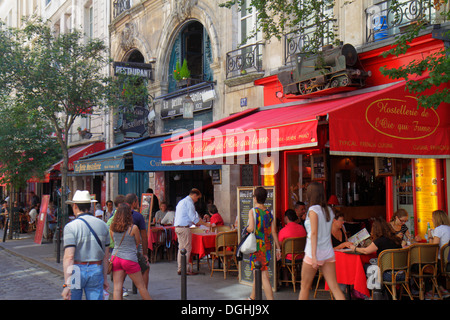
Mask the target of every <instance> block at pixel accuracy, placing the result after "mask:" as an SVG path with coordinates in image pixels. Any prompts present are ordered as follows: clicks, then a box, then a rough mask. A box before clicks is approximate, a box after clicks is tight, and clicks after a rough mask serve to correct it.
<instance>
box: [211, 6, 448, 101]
mask: <svg viewBox="0 0 450 320" xmlns="http://www.w3.org/2000/svg"><path fill="white" fill-rule="evenodd" d="M354 1H355V0H348V1H343V2H342V3H343V5H348V4H351V3H352V2H354ZM402 5H405V4H404V1H399V0H391V2H390V8H389V10H390V11H391V12H394V13H397V14H398V15H401V13H400V12H401V11H400V10H398V9H399V7H400V6H402ZM409 5H410V9H411V10H413V11H414V10H423V11H422V12H425V10H426V9H427V7H426V6H428V5H431V6H433V7H434V8H435V9H436V10H437V11H438V12H439V15H441V17H442V20H443V21H449V20H450V10H449V6H448V5H449V0H430V1H412V2H411V3H410V4H409ZM219 6H221V7H226V8H232V7H234V6H235V7H237V9H238V10H241V8H243V7H244V6H246V7H250V6H251V7H252V8H253V10H257V23H256V26H255V30H254V32H257V31H262V32H263V34H264V36H265V38H266V40H270V39H272V38H273V37H275V38H276V39H278V40H280V39H281V38H282V37H283V36H285V35H286V34H287V33H289V32H297V33H299V34H303V33H304V32H305V30H306V28H307V27H308V26H311V25H312V26H314V27H315V31H314V33H313V34H312V38H311V39H310V41H308V42H307V43H306V44H305V45H304V47H303V48H302V51H303V52H306V53H320V50H321V46H322V39H323V38H324V37H329V38H330V39H334V40H335V41H334V42H335V43H337V42H338V39H337V38H336V36H335V34H334V33H335V32H336V30H335V29H336V26H334V29H333V30H328V29H327V28H326V27H327V24H328V23H329V22H333V21H334V20H333V17H332V16H331V15H325V14H324V12H325V10H324V9H326V8H328V9H330V8H334V6H335V1H332V0H318V1H312V0H229V1H225V2H223V3H221V4H220V5H219ZM422 6H425V7H422ZM395 19H399V17H395ZM305 21H307V23H305ZM430 23H431V21H427V20H426V17H425V16H422V17H419V20H417V21H415V23H412V24H411V27H410V28H409V29H408V30H407V32H406V33H405V34H401V35H400V36H398V37H397V39H396V42H395V43H394V44H393V45H392V49H391V50H388V51H387V52H385V53H384V54H383V56H384V57H387V56H388V55H395V56H399V55H401V54H405V53H406V51H407V50H408V48H409V43H411V41H412V40H413V39H415V38H416V37H417V36H418V35H419V33H420V32H421V31H422V30H424V29H425V28H427V27H429V25H430ZM448 37H449V33H448V32H447V39H448ZM447 41H448V40H447ZM449 50H450V49H449V48H447V49H443V50H442V51H441V52H438V53H436V54H434V55H431V56H428V57H424V58H423V59H422V60H421V61H412V62H411V63H410V64H409V65H408V66H404V67H400V68H397V69H387V68H383V69H382V70H381V71H382V73H383V74H384V75H386V76H388V77H390V78H392V79H405V80H406V81H407V87H408V89H409V90H410V91H411V92H413V93H417V94H418V100H419V105H422V106H423V107H425V108H428V107H437V106H438V105H439V104H440V103H441V102H447V103H448V102H450V94H449V90H448V89H447V88H444V89H443V90H438V91H436V92H433V94H432V95H426V94H424V91H425V90H426V89H428V88H430V87H432V86H436V87H437V86H439V85H440V84H443V83H448V82H449V74H448V70H450V61H449V55H448V54H449ZM427 71H428V72H429V77H428V78H426V79H424V80H422V81H416V80H411V79H410V78H411V75H422V74H423V73H424V72H427Z"/></svg>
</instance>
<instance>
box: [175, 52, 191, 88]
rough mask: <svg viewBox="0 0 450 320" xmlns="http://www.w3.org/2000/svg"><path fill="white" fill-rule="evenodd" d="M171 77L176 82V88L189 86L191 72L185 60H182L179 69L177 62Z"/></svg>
mask: <svg viewBox="0 0 450 320" xmlns="http://www.w3.org/2000/svg"><path fill="white" fill-rule="evenodd" d="M173 77H174V79H175V80H176V81H177V87H178V88H184V87H187V86H189V85H190V84H191V83H190V82H191V81H190V80H191V72H190V71H189V68H188V65H187V60H186V59H184V60H183V64H182V65H181V67H180V62H179V61H177V64H176V66H175V70H173Z"/></svg>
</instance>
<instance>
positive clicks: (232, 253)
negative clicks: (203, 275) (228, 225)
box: [210, 230, 238, 279]
mask: <svg viewBox="0 0 450 320" xmlns="http://www.w3.org/2000/svg"><path fill="white" fill-rule="evenodd" d="M237 245H238V234H237V230H233V231H226V232H220V233H218V234H217V236H216V247H215V250H214V251H213V252H211V253H210V255H211V260H212V262H211V277H212V276H213V273H214V271H223V278H224V279H226V278H227V273H228V271H238V269H237V268H238V263H237V259H236V248H237ZM216 260H218V261H219V266H218V267H217V268H215V266H214V262H215V261H216ZM231 261H233V262H234V265H235V266H236V269H231ZM220 266H222V268H220Z"/></svg>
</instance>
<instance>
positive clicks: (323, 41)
mask: <svg viewBox="0 0 450 320" xmlns="http://www.w3.org/2000/svg"><path fill="white" fill-rule="evenodd" d="M334 22H335V21H334V20H329V21H326V22H324V24H325V25H324V28H323V29H324V30H322V32H323V34H324V35H323V37H321V38H320V39H316V40H315V41H319V42H320V43H319V45H320V46H325V45H328V44H331V43H332V42H333V37H332V36H331V35H332V32H333V24H334ZM314 31H316V26H308V27H306V28H305V29H304V31H303V32H301V33H300V32H299V31H294V32H291V33H288V34H286V35H285V36H284V64H285V65H288V64H290V63H291V62H295V61H296V60H295V56H296V54H297V53H300V52H303V51H304V50H303V49H304V48H308V47H310V45H311V42H312V41H314V40H313V37H314Z"/></svg>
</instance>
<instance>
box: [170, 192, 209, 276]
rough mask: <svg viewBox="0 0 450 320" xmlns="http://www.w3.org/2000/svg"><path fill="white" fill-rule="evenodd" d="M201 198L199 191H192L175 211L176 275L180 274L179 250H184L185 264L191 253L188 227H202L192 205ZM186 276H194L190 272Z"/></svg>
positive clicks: (202, 223) (201, 221)
mask: <svg viewBox="0 0 450 320" xmlns="http://www.w3.org/2000/svg"><path fill="white" fill-rule="evenodd" d="M201 197H202V194H201V192H200V190H198V189H195V188H194V189H192V190H191V192H190V193H189V195H188V196H187V197H186V198H184V199H182V200H180V202H178V204H177V207H176V210H175V220H174V223H173V224H174V226H175V232H176V234H177V237H178V256H177V261H178V274H181V250H182V249H186V262H187V261H188V260H189V258H190V256H191V251H192V234H191V229H190V227H191V226H192V225H196V226H198V225H204V224H205V223H204V222H203V220H202V219H200V218H199V216H198V214H197V212H196V211H195V206H194V204H195V203H196V202H197V201H198V199H200V198H201ZM186 274H187V275H195V274H196V273H194V272H192V270H191V271H188V272H186Z"/></svg>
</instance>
